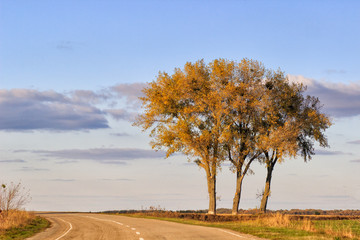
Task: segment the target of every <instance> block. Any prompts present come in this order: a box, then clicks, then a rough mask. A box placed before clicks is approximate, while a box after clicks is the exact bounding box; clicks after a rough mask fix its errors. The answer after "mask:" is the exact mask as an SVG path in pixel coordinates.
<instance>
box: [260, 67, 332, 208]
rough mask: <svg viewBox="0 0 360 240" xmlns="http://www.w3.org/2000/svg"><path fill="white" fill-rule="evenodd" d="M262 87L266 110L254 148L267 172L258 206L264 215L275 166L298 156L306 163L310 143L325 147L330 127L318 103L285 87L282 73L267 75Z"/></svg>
mask: <svg viewBox="0 0 360 240" xmlns="http://www.w3.org/2000/svg"><path fill="white" fill-rule="evenodd" d="M264 86H265V88H266V91H267V93H266V100H264V101H265V102H267V104H266V106H267V108H266V109H265V111H264V112H263V114H262V117H261V119H262V130H261V132H262V133H261V134H260V135H261V137H260V140H259V145H258V147H259V149H261V151H262V155H261V156H260V160H261V161H262V162H263V163H265V165H266V169H267V176H266V181H265V188H264V192H263V196H262V199H261V205H260V210H261V211H262V212H266V208H267V202H268V198H269V195H270V186H271V179H272V173H273V170H274V167H275V164H276V163H277V162H282V161H284V159H285V158H287V157H293V158H294V157H296V156H298V155H301V156H302V157H303V158H304V161H305V162H306V161H308V160H310V159H311V156H312V155H313V154H314V147H313V145H314V142H318V143H319V145H320V146H321V147H327V146H328V142H327V138H326V136H325V134H324V132H325V130H326V129H327V128H329V127H330V125H331V122H330V120H329V118H328V117H327V116H326V115H325V114H324V113H321V111H320V110H321V106H320V101H319V99H318V98H316V97H312V96H306V97H304V91H305V87H304V86H303V85H302V84H296V83H292V84H291V83H289V81H288V79H287V78H286V77H285V76H284V73H283V72H281V71H277V72H274V71H272V72H269V73H268V75H267V77H266V81H265V84H264Z"/></svg>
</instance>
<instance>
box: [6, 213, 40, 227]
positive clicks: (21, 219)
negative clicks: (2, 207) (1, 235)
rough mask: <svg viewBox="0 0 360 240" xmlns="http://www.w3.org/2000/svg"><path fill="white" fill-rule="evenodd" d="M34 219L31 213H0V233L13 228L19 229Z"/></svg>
mask: <svg viewBox="0 0 360 240" xmlns="http://www.w3.org/2000/svg"><path fill="white" fill-rule="evenodd" d="M33 219H35V215H34V214H33V213H29V212H26V211H19V210H9V211H8V212H2V213H0V231H4V230H7V229H10V228H14V227H21V226H24V225H26V224H28V223H29V222H30V221H31V220H33Z"/></svg>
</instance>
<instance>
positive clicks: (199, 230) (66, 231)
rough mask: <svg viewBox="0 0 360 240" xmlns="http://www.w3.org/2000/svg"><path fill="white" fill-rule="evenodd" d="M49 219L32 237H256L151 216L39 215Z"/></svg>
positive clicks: (133, 239) (109, 239) (33, 239)
mask: <svg viewBox="0 0 360 240" xmlns="http://www.w3.org/2000/svg"><path fill="white" fill-rule="evenodd" d="M41 215H42V216H43V217H45V218H47V219H48V220H49V221H51V222H52V227H51V228H48V229H46V230H45V231H44V232H41V233H39V234H37V235H35V236H34V237H31V238H28V239H31V240H45V239H46V240H60V239H61V240H67V239H84V240H101V239H104V240H105V239H106V240H123V239H124V240H163V239H166V240H180V239H181V240H185V239H189V240H190V239H191V240H197V239H209V240H235V239H236V240H246V239H249V240H255V239H259V238H256V237H253V236H249V235H246V234H240V233H237V232H234V231H231V230H226V229H220V228H210V227H201V226H194V225H186V224H180V223H173V222H166V221H160V220H153V219H142V218H131V217H125V216H115V215H104V214H83V213H46V214H41Z"/></svg>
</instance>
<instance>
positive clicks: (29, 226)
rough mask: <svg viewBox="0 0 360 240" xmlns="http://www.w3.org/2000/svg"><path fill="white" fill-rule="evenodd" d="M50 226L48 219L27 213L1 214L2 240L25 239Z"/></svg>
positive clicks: (0, 228) (0, 239) (12, 211)
mask: <svg viewBox="0 0 360 240" xmlns="http://www.w3.org/2000/svg"><path fill="white" fill-rule="evenodd" d="M49 225H50V223H49V222H48V221H47V220H46V219H43V218H40V217H37V216H35V215H34V214H33V213H29V212H26V211H18V210H10V211H8V212H2V213H0V240H7V239H25V238H27V237H30V236H32V235H34V234H35V233H37V232H39V231H41V230H43V229H44V228H47V227H49Z"/></svg>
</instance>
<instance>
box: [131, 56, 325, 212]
mask: <svg viewBox="0 0 360 240" xmlns="http://www.w3.org/2000/svg"><path fill="white" fill-rule="evenodd" d="M304 91H305V87H304V86H303V85H301V84H296V83H289V81H288V79H287V78H286V77H285V76H284V73H283V72H281V71H272V70H269V69H266V68H265V67H264V66H263V65H262V64H261V63H260V62H258V61H254V60H249V59H243V60H242V61H241V62H240V63H238V62H235V61H229V60H225V59H216V60H214V61H212V62H210V63H209V64H205V63H204V61H203V60H199V61H197V62H195V63H191V62H188V63H186V64H185V66H184V68H183V69H180V68H176V69H175V70H174V73H173V74H172V75H169V74H168V73H165V72H160V73H159V74H158V76H157V78H156V80H154V81H153V82H151V83H149V85H148V87H146V88H145V89H143V92H144V95H145V96H144V97H142V98H141V100H142V103H143V109H144V112H143V113H142V114H141V115H140V116H139V117H138V118H137V120H136V122H135V125H137V126H140V127H142V129H143V130H148V129H150V130H151V132H150V136H151V137H152V141H151V146H152V147H153V148H154V149H157V150H158V149H165V151H166V156H167V157H169V156H170V155H172V154H173V153H175V152H181V153H183V154H185V155H186V156H188V158H189V159H191V160H194V161H195V162H196V163H197V165H198V166H199V167H201V168H203V169H204V170H205V172H206V177H207V186H208V193H209V213H211V214H215V213H216V175H217V171H218V169H219V167H220V166H221V163H222V162H224V161H226V160H229V161H230V162H231V163H232V166H233V167H232V169H233V170H234V172H236V191H235V196H234V201H233V213H234V214H237V211H238V207H239V201H240V196H241V186H242V182H243V179H244V176H245V175H246V174H248V173H249V172H251V169H250V165H251V164H252V162H254V160H256V159H257V160H260V161H262V162H264V163H266V166H268V175H269V171H270V180H271V174H272V170H273V166H274V165H275V163H276V162H277V161H283V159H285V158H286V157H295V156H297V155H299V154H301V155H302V156H303V157H304V159H305V160H308V159H310V158H311V155H312V154H314V149H313V144H314V141H317V142H319V143H320V145H321V146H327V140H326V137H325V135H324V131H325V130H326V129H327V128H328V127H329V126H330V121H329V119H328V117H327V116H326V115H324V114H323V113H321V112H320V105H319V103H320V102H319V100H318V99H317V98H315V97H311V96H306V97H305V96H304ZM269 166H272V167H271V169H269ZM267 182H268V181H267ZM268 185H269V188H268V190H269V191H270V181H269V184H268ZM265 190H266V189H265ZM269 191H268V192H267V193H264V196H265V195H266V194H269ZM264 201H265V200H264ZM266 202H267V197H266ZM262 205H263V204H262ZM265 205H266V204H265Z"/></svg>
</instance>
